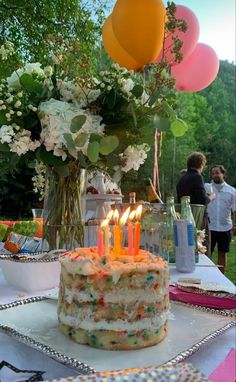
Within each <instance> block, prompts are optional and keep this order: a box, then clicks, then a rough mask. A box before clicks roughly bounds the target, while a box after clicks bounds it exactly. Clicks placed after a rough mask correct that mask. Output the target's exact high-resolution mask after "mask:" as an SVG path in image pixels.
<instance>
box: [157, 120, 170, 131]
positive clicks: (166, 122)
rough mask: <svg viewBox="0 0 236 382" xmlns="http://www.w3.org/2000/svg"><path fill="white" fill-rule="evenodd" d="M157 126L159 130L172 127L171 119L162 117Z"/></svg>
mask: <svg viewBox="0 0 236 382" xmlns="http://www.w3.org/2000/svg"><path fill="white" fill-rule="evenodd" d="M156 127H157V129H158V130H159V131H164V130H167V129H169V127H170V121H169V120H168V119H165V118H160V119H159V121H158V122H157V124H156Z"/></svg>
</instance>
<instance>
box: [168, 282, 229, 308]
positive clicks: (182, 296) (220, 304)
mask: <svg viewBox="0 0 236 382" xmlns="http://www.w3.org/2000/svg"><path fill="white" fill-rule="evenodd" d="M169 293H170V299H171V300H174V301H181V302H186V303H190V304H196V305H201V306H205V307H208V308H216V309H236V300H234V299H231V298H227V297H213V296H207V295H204V294H198V293H192V292H186V291H183V290H181V289H179V288H177V287H173V286H170V288H169Z"/></svg>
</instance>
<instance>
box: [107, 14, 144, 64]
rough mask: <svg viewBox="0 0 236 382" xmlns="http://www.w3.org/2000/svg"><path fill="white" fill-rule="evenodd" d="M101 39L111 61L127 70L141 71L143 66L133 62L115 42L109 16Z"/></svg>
mask: <svg viewBox="0 0 236 382" xmlns="http://www.w3.org/2000/svg"><path fill="white" fill-rule="evenodd" d="M102 38H103V45H104V48H105V50H106V52H107V53H108V55H109V56H110V57H111V59H112V60H113V61H115V62H117V63H118V64H119V65H121V66H123V67H125V68H127V69H129V70H131V69H133V70H135V71H138V70H141V69H142V67H143V65H142V64H139V63H138V62H137V61H135V60H134V59H133V57H131V56H130V55H129V54H128V53H127V52H126V51H125V50H124V49H123V48H122V47H121V46H120V44H119V42H118V41H117V39H116V37H115V35H114V32H113V29H112V21H111V15H110V16H108V18H107V19H106V21H105V23H104V25H103V28H102Z"/></svg>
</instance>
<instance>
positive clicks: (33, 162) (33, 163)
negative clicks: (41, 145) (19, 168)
mask: <svg viewBox="0 0 236 382" xmlns="http://www.w3.org/2000/svg"><path fill="white" fill-rule="evenodd" d="M27 166H28V167H29V168H35V166H36V161H35V160H32V161H30V162H29V163H28V164H27Z"/></svg>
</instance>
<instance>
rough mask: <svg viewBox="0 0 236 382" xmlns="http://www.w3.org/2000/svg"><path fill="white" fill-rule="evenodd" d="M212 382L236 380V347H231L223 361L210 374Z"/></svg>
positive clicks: (232, 381) (233, 381) (231, 381)
mask: <svg viewBox="0 0 236 382" xmlns="http://www.w3.org/2000/svg"><path fill="white" fill-rule="evenodd" d="M209 380H210V381H212V382H222V381H224V382H235V381H236V349H231V350H230V351H229V353H228V354H227V356H226V358H225V359H224V361H223V362H221V363H220V364H219V365H218V366H217V368H216V369H215V370H213V372H212V373H211V374H210V375H209Z"/></svg>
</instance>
